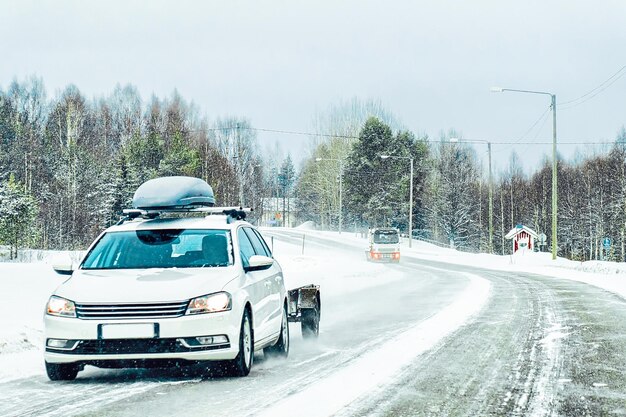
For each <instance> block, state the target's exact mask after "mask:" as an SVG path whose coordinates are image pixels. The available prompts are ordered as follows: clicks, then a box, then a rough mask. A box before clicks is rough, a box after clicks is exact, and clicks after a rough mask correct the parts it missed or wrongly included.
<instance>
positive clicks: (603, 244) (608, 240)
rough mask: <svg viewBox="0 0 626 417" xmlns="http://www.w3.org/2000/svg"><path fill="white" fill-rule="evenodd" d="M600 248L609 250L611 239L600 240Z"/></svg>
mask: <svg viewBox="0 0 626 417" xmlns="http://www.w3.org/2000/svg"><path fill="white" fill-rule="evenodd" d="M602 246H604V248H605V249H609V248H610V247H611V238H610V237H605V238H604V239H602Z"/></svg>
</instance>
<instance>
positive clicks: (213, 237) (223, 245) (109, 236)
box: [82, 229, 233, 269]
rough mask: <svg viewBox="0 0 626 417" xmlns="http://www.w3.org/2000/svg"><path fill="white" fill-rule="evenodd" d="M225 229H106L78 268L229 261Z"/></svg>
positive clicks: (198, 265)
mask: <svg viewBox="0 0 626 417" xmlns="http://www.w3.org/2000/svg"><path fill="white" fill-rule="evenodd" d="M232 253H233V251H232V244H231V239H230V232H229V231H228V230H202V229H199V230H182V229H161V230H137V231H126V232H110V233H106V234H105V235H104V236H102V238H101V239H100V240H99V241H98V243H97V244H96V245H95V246H94V248H93V249H92V250H91V251H90V252H89V254H88V255H87V256H86V257H85V261H84V262H83V265H82V269H138V268H202V267H221V266H228V265H232V263H233V255H232Z"/></svg>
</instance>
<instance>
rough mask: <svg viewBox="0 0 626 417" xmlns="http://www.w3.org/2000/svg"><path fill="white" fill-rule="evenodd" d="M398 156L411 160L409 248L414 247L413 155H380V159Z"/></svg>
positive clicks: (398, 157)
mask: <svg viewBox="0 0 626 417" xmlns="http://www.w3.org/2000/svg"><path fill="white" fill-rule="evenodd" d="M387 158H396V159H408V160H409V161H411V179H410V181H411V184H410V186H409V190H410V191H409V248H410V247H412V244H411V243H412V242H413V157H412V156H395V155H380V159H387Z"/></svg>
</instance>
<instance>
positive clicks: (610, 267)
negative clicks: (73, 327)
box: [268, 228, 626, 298]
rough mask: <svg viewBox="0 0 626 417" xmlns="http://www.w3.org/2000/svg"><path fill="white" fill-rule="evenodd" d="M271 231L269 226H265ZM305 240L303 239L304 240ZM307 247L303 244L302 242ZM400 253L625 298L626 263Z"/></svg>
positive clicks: (356, 242)
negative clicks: (520, 274) (570, 283)
mask: <svg viewBox="0 0 626 417" xmlns="http://www.w3.org/2000/svg"><path fill="white" fill-rule="evenodd" d="M268 230H271V229H268ZM291 231H297V233H300V234H303V235H304V234H305V235H310V236H320V237H324V238H325V239H332V240H335V241H337V242H342V243H343V244H345V245H351V246H352V247H355V248H361V249H362V250H365V247H366V244H367V240H366V239H365V238H363V237H361V236H359V235H357V234H355V233H350V232H344V233H342V234H341V235H340V234H338V233H337V232H322V231H315V230H311V229H308V228H297V229H291ZM305 242H306V239H305ZM305 250H306V244H305ZM402 256H403V257H411V258H416V259H425V260H432V261H439V262H444V263H450V264H456V265H467V266H475V267H480V268H488V269H494V270H498V271H512V272H529V273H534V274H539V275H545V276H547V277H554V278H563V279H570V280H574V281H580V282H585V283H587V284H590V285H594V286H596V287H599V288H602V289H604V290H607V291H610V292H612V293H615V294H618V295H620V296H621V297H623V298H626V263H617V262H604V261H586V262H577V261H570V260H568V259H564V258H557V259H556V260H552V255H551V254H550V253H545V252H543V253H534V252H526V253H523V254H522V253H519V254H516V255H504V256H502V255H490V254H485V253H479V254H476V253H467V252H461V251H457V250H454V249H448V248H442V247H439V246H436V245H433V244H430V243H426V242H422V241H417V240H414V241H413V243H412V248H409V247H408V240H407V239H403V242H402Z"/></svg>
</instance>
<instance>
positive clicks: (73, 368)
mask: <svg viewBox="0 0 626 417" xmlns="http://www.w3.org/2000/svg"><path fill="white" fill-rule="evenodd" d="M78 370H79V368H78V365H77V364H73V363H48V362H46V373H47V374H48V378H50V380H51V381H73V380H75V379H76V375H78Z"/></svg>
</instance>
